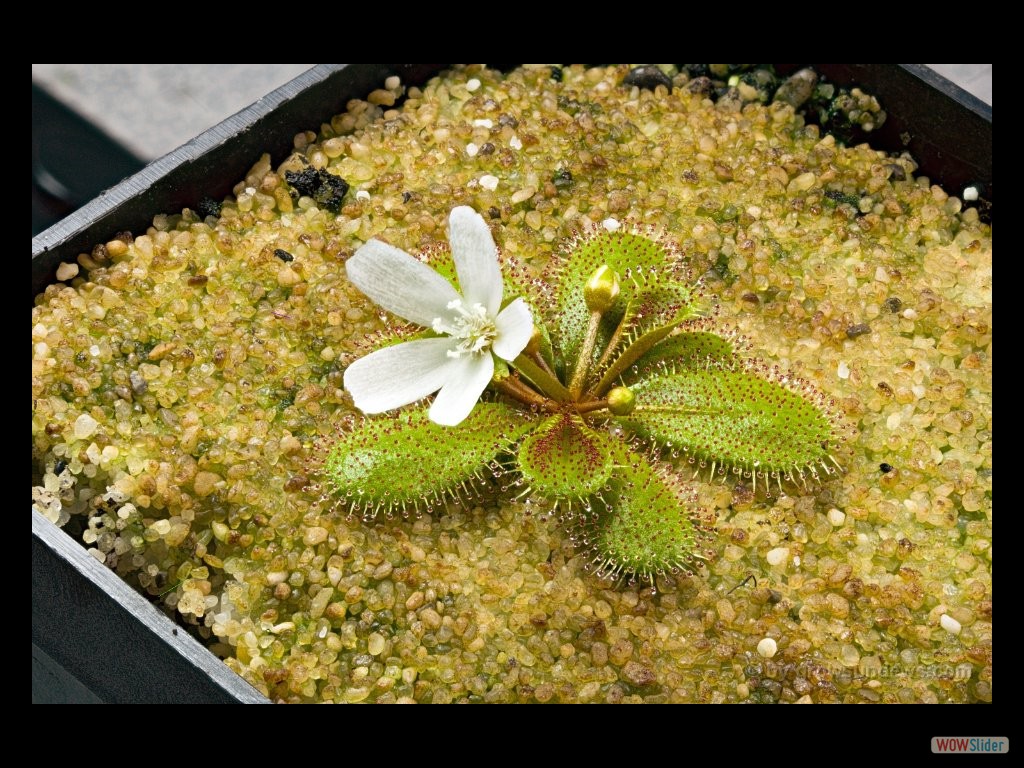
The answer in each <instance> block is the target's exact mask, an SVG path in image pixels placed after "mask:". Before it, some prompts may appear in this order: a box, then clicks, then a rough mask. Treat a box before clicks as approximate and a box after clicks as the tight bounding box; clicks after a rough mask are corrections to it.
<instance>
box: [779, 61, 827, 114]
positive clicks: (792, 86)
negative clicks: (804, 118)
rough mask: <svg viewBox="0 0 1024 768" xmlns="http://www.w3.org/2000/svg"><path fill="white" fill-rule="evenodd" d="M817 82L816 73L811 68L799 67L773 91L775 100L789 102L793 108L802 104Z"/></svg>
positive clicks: (812, 91) (797, 107) (809, 95)
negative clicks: (799, 68)
mask: <svg viewBox="0 0 1024 768" xmlns="http://www.w3.org/2000/svg"><path fill="white" fill-rule="evenodd" d="M817 84H818V75H817V74H816V73H815V71H814V70H813V69H801V70H800V71H798V72H794V73H793V74H792V75H790V76H789V77H787V78H786V79H785V80H784V81H783V83H782V85H780V86H779V89H778V90H777V91H775V101H781V102H784V103H786V104H789V105H790V106H791V107H793V109H799V108H800V107H801V106H803V104H804V102H806V101H807V100H808V99H809V98H811V94H812V93H814V87H815V86H816V85H817Z"/></svg>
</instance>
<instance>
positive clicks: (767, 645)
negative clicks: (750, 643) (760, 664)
mask: <svg viewBox="0 0 1024 768" xmlns="http://www.w3.org/2000/svg"><path fill="white" fill-rule="evenodd" d="M778 650H779V644H778V643H776V642H775V641H774V640H772V639H771V638H770V637H766V638H765V639H764V640H762V641H761V642H760V643H758V644H757V652H758V653H759V654H761V655H762V656H764V657H765V658H766V659H770V658H771V657H772V656H774V655H775V654H776V653H778Z"/></svg>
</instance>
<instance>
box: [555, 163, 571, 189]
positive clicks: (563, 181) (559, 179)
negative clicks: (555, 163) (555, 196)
mask: <svg viewBox="0 0 1024 768" xmlns="http://www.w3.org/2000/svg"><path fill="white" fill-rule="evenodd" d="M551 183H552V184H554V185H555V186H556V187H558V188H559V189H567V188H569V187H571V186H572V173H570V172H569V170H568V169H566V168H561V169H559V170H558V171H556V172H555V175H554V176H552V177H551Z"/></svg>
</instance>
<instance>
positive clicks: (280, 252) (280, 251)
mask: <svg viewBox="0 0 1024 768" xmlns="http://www.w3.org/2000/svg"><path fill="white" fill-rule="evenodd" d="M274 255H275V256H277V258H279V259H280V260H281V261H295V257H294V256H292V255H291V254H290V253H288V251H286V250H285V249H284V248H275V249H274Z"/></svg>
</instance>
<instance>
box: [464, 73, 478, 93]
mask: <svg viewBox="0 0 1024 768" xmlns="http://www.w3.org/2000/svg"><path fill="white" fill-rule="evenodd" d="M479 87H480V81H479V80H477V79H476V78H475V77H474V78H473V79H472V80H470V81H469V82H467V83H466V90H467V91H469V92H470V93H472V92H473V91H475V90H477V89H478V88H479Z"/></svg>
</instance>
